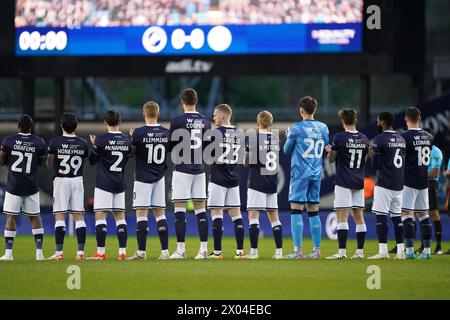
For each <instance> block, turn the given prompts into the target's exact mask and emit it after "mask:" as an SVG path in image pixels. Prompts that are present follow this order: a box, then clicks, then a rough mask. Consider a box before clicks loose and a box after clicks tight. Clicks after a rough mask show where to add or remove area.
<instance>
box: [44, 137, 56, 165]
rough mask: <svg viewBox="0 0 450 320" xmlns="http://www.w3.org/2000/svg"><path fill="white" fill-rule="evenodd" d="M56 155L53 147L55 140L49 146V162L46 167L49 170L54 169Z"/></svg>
mask: <svg viewBox="0 0 450 320" xmlns="http://www.w3.org/2000/svg"><path fill="white" fill-rule="evenodd" d="M55 154H56V150H55V148H54V147H53V140H51V141H50V143H49V145H48V153H47V161H46V165H47V168H48V169H51V168H53V165H54V164H55Z"/></svg>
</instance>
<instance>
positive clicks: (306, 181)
mask: <svg viewBox="0 0 450 320" xmlns="http://www.w3.org/2000/svg"><path fill="white" fill-rule="evenodd" d="M316 110H317V101H316V99H314V98H312V97H309V96H307V97H304V98H302V99H301V100H300V103H299V111H300V116H301V117H302V119H303V121H299V122H297V123H295V124H294V125H293V126H292V128H290V129H289V131H288V132H287V139H286V143H285V145H284V152H285V153H286V154H288V155H290V156H291V181H290V186H289V202H290V203H291V209H292V212H291V232H292V238H293V239H294V251H293V252H292V253H290V254H289V255H287V256H286V257H285V258H286V259H301V258H303V250H302V240H303V217H302V213H303V207H304V206H305V205H306V209H307V211H308V216H309V226H310V231H311V237H312V241H313V252H312V253H310V254H308V255H306V256H304V258H308V259H319V258H320V238H321V235H322V224H321V221H320V217H319V202H320V183H321V175H322V166H323V158H322V155H323V151H324V148H325V146H327V145H328V143H329V137H328V127H327V125H326V124H324V123H323V122H320V121H317V120H315V119H314V114H315V113H316Z"/></svg>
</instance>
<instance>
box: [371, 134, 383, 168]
mask: <svg viewBox="0 0 450 320" xmlns="http://www.w3.org/2000/svg"><path fill="white" fill-rule="evenodd" d="M370 154H372V163H373V167H374V168H375V169H376V170H378V169H380V168H381V149H380V146H379V145H378V141H377V140H376V139H374V140H373V142H372V145H371V146H370V148H369V155H370Z"/></svg>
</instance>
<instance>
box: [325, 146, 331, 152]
mask: <svg viewBox="0 0 450 320" xmlns="http://www.w3.org/2000/svg"><path fill="white" fill-rule="evenodd" d="M325 151H326V152H327V153H330V152H331V145H327V146H326V147H325Z"/></svg>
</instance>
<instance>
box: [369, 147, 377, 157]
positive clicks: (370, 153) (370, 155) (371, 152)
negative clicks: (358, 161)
mask: <svg viewBox="0 0 450 320" xmlns="http://www.w3.org/2000/svg"><path fill="white" fill-rule="evenodd" d="M374 153H375V151H374V150H373V148H372V147H369V152H368V153H367V156H368V157H369V158H371V157H372V156H373V154H374Z"/></svg>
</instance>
